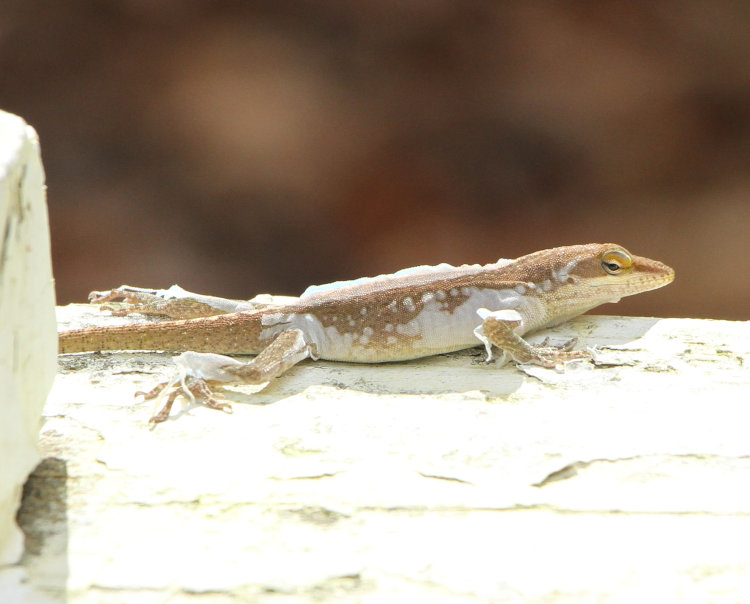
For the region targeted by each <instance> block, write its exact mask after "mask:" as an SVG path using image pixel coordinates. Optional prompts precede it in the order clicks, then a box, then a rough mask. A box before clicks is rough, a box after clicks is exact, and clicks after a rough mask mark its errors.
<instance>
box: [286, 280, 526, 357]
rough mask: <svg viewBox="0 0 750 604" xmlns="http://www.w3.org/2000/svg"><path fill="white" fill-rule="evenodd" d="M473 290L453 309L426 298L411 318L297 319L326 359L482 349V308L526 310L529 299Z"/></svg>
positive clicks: (310, 316)
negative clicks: (476, 330)
mask: <svg viewBox="0 0 750 604" xmlns="http://www.w3.org/2000/svg"><path fill="white" fill-rule="evenodd" d="M469 289H470V290H471V291H469V292H468V295H467V297H466V299H465V301H463V303H461V304H459V305H457V306H453V307H451V306H450V305H449V304H446V303H445V301H444V300H441V299H439V298H438V297H436V296H433V297H426V298H423V303H422V305H421V308H420V309H419V310H418V312H414V313H411V314H409V315H406V316H403V315H401V316H397V314H396V313H395V312H394V313H392V312H391V311H389V310H385V311H383V312H372V313H369V315H368V314H364V315H363V317H362V318H360V319H358V320H357V321H355V320H353V319H351V318H347V319H348V320H344V321H341V322H340V323H341V326H339V325H337V324H331V323H330V321H329V322H326V324H324V323H323V322H321V320H320V319H319V318H317V317H316V316H314V315H313V314H312V313H305V314H303V315H300V316H299V317H297V318H296V319H295V321H294V322H295V327H298V328H300V329H302V330H303V331H304V333H305V335H306V338H307V339H308V341H309V342H310V344H312V345H313V347H314V350H315V354H316V356H317V357H319V358H321V359H326V360H331V361H349V362H356V363H382V362H388V361H403V360H408V359H415V358H420V357H425V356H430V355H434V354H440V353H444V352H452V351H455V350H461V349H464V348H472V347H474V346H478V345H480V344H481V343H480V342H479V340H477V338H476V336H475V335H474V328H475V327H476V326H477V325H479V324H480V323H481V319H480V318H479V317H478V316H477V313H476V311H477V309H479V308H488V309H489V310H503V309H509V308H510V309H518V310H522V309H523V307H524V306H525V305H526V303H525V297H524V296H522V295H521V294H519V293H518V292H516V291H515V290H512V289H509V290H493V289H477V288H469ZM389 313H390V314H389ZM522 314H523V313H522ZM391 315H392V316H391ZM368 316H369V319H368Z"/></svg>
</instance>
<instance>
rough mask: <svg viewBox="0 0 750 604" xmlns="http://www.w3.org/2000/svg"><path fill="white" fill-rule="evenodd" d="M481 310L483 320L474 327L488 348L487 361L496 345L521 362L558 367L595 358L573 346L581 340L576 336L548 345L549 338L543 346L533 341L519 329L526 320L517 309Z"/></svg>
mask: <svg viewBox="0 0 750 604" xmlns="http://www.w3.org/2000/svg"><path fill="white" fill-rule="evenodd" d="M477 314H478V315H479V316H480V317H481V318H482V319H483V321H482V324H481V325H479V326H478V327H477V328H476V329H475V330H474V335H476V336H477V338H479V340H481V342H482V343H483V344H484V347H485V349H486V350H487V362H489V361H491V360H492V346H493V345H495V346H497V347H498V348H499V349H500V350H502V351H503V354H504V356H506V357H510V358H512V359H513V360H514V361H516V362H517V363H533V364H535V365H541V366H542V367H547V368H555V367H557V366H559V365H563V364H564V363H566V362H568V361H574V360H577V359H587V360H588V359H591V353H589V352H587V351H585V350H571V349H572V347H573V346H574V345H575V343H576V342H577V339H575V338H573V339H572V340H569V341H568V342H565V343H564V344H562V345H561V346H547V345H546V344H547V341H548V340H545V341H544V342H543V343H542V345H541V346H533V345H532V344H529V343H528V342H527V341H526V340H524V339H523V338H522V337H521V336H519V335H518V334H517V333H516V331H515V330H516V328H518V327H519V326H520V325H521V322H522V318H521V315H520V314H519V313H518V312H517V311H515V310H500V311H495V312H490V311H488V310H487V309H486V308H480V309H479V310H478V311H477Z"/></svg>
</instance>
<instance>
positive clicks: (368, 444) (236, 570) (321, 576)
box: [0, 284, 750, 604]
mask: <svg viewBox="0 0 750 604" xmlns="http://www.w3.org/2000/svg"><path fill="white" fill-rule="evenodd" d="M96 285H101V286H106V285H108V284H96ZM58 315H59V321H60V324H61V328H64V329H69V328H73V327H78V326H90V325H105V324H117V323H123V322H127V321H129V320H135V319H134V318H131V319H118V318H113V317H110V316H108V315H107V314H106V313H99V312H98V310H97V309H95V308H92V307H89V306H83V305H81V306H69V307H64V308H59V309H58ZM141 320H143V319H141ZM547 334H549V335H551V337H552V340H553V342H558V341H562V340H565V339H567V338H569V337H573V336H578V337H579V338H581V340H582V341H583V342H586V343H587V344H597V345H598V346H599V352H598V359H599V365H598V366H595V365H591V364H587V363H578V364H571V365H569V366H568V368H567V369H566V371H565V372H564V373H556V372H555V371H554V370H545V369H539V368H526V369H524V370H519V369H517V368H515V367H512V366H510V365H509V366H507V367H505V368H502V369H500V368H498V367H497V366H496V365H494V364H489V365H487V364H485V363H483V361H482V359H483V357H484V351H483V349H482V348H477V349H475V350H471V351H464V352H459V353H454V354H450V355H443V356H439V357H434V358H430V359H423V360H419V361H412V362H407V363H393V364H385V365H354V364H346V363H324V362H316V363H313V362H303V363H301V364H300V365H298V366H297V367H295V368H294V369H292V370H291V371H290V372H289V373H288V374H287V375H285V376H283V377H282V378H281V379H279V380H277V381H276V382H274V383H272V384H271V385H270V386H269V387H268V388H266V389H265V390H262V391H260V392H259V393H256V394H252V393H251V390H252V389H249V388H238V389H236V390H232V391H231V392H229V393H228V395H227V396H228V398H230V399H231V400H232V401H234V413H233V414H232V415H229V414H225V413H221V412H217V411H213V410H209V409H205V408H203V407H191V408H189V409H188V410H187V411H185V412H184V413H182V414H179V416H178V417H176V418H174V419H173V420H170V421H168V422H166V423H165V424H161V425H159V426H157V427H156V429H154V430H149V429H148V427H147V423H146V422H147V420H148V417H149V416H150V415H151V412H152V407H151V405H150V404H143V403H137V402H135V401H134V399H133V392H134V391H136V390H141V389H148V388H150V387H151V386H153V385H154V384H155V383H156V382H158V381H160V380H162V379H165V378H166V377H167V376H169V375H170V374H171V371H172V367H171V364H170V355H167V354H148V353H107V354H98V353H85V354H77V355H65V356H63V357H61V373H60V375H59V376H58V379H57V381H56V384H55V387H54V389H53V392H52V395H51V397H50V399H49V403H48V405H47V407H46V408H45V411H44V414H45V417H46V423H45V425H44V428H43V432H42V441H41V443H42V445H41V446H42V450H43V451H44V454H45V456H47V457H48V458H49V459H50V461H48V464H47V467H46V469H45V470H44V471H43V472H40V473H38V474H35V477H34V480H35V484H36V485H37V486H38V488H39V489H40V490H41V491H42V492H45V493H47V497H48V499H47V500H46V501H45V502H44V503H43V505H44V506H46V507H45V508H44V509H46V510H49V509H52V510H57V512H58V513H57V514H50V513H49V512H48V511H47V512H45V511H44V510H37V511H36V512H34V510H33V508H30V509H29V510H28V515H29V517H30V518H36V521H33V522H32V521H30V525H31V529H32V530H31V533H32V535H33V536H36V537H38V539H39V541H40V542H41V543H42V544H43V545H42V546H41V548H40V551H39V553H38V554H31V555H29V556H27V558H26V560H25V562H24V566H23V568H24V569H25V570H26V572H27V573H28V575H29V577H30V578H31V580H30V582H29V583H28V584H26V585H25V586H23V587H24V589H26V590H27V591H28V590H31V592H33V594H36V595H38V594H40V593H41V594H49V593H54V594H57V597H58V599H56V600H54V601H60V602H62V601H67V602H76V603H79V602H83V603H89V602H92V603H93V602H100V601H110V602H120V601H127V602H129V603H130V602H134V603H146V602H154V601H163V600H165V599H167V598H171V599H170V601H177V602H181V601H190V602H207V603H208V602H211V603H213V602H229V601H240V600H242V601H253V602H283V603H284V604H286V603H288V602H294V603H297V602H337V603H338V602H346V603H350V602H351V603H354V602H362V601H365V602H389V603H390V602H410V603H411V602H431V603H433V602H437V603H443V602H446V603H478V602H512V603H516V602H519V603H520V602H565V603H568V602H570V603H572V602H576V603H578V602H606V603H620V602H622V603H625V602H655V601H658V602H660V603H668V602H695V603H698V602H701V603H702V602H708V601H717V602H718V601H721V602H742V601H750V549H749V548H748V547H747V543H748V542H750V489H748V488H747V485H748V484H750V439H749V438H748V436H747V433H748V428H747V426H748V423H749V422H748V419H750V413H749V412H748V409H749V408H750V400H749V399H748V381H750V380H749V379H748V364H749V363H750V323H747V322H729V321H708V320H689V319H663V320H658V319H648V318H624V317H596V316H585V317H580V318H578V319H576V320H574V321H571V322H570V323H568V324H566V325H563V326H560V327H558V328H555V329H554V330H549V331H547V332H545V333H543V334H540V335H539V338H541V337H542V336H544V335H547ZM53 457H54V458H55V459H54V460H51V458H53ZM3 578H5V581H6V584H8V583H12V581H13V578H12V577H10V576H8V575H7V574H6V575H4V574H3V573H2V572H0V586H1V585H2V581H3ZM16 588H17V589H20V587H19V586H18V585H16ZM44 590H46V591H44ZM65 598H67V600H65Z"/></svg>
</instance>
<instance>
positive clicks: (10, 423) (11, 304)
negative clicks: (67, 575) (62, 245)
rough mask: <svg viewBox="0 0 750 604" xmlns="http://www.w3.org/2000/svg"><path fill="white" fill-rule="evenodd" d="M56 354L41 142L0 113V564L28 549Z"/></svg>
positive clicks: (11, 117) (23, 125)
mask: <svg viewBox="0 0 750 604" xmlns="http://www.w3.org/2000/svg"><path fill="white" fill-rule="evenodd" d="M56 354H57V336H56V325H55V291H54V281H53V279H52V265H51V260H50V240H49V224H48V220H47V205H46V197H45V188H44V170H43V168H42V161H41V157H40V153H39V139H38V138H37V135H36V132H35V131H34V129H33V128H31V126H28V125H27V124H26V123H25V122H24V121H23V120H22V119H21V118H20V117H17V116H15V115H11V114H9V113H5V112H3V111H0V393H2V401H1V402H0V564H7V563H11V562H15V561H16V560H18V558H19V557H20V555H21V554H22V552H23V538H22V535H21V533H20V531H19V530H18V528H17V526H16V524H15V514H16V509H17V508H18V505H19V503H20V497H21V488H22V486H23V483H24V481H25V480H26V476H27V475H28V473H29V472H30V471H31V470H32V469H33V468H34V466H35V465H36V464H37V462H38V461H39V454H38V452H37V440H38V437H39V427H40V417H41V411H42V407H43V405H44V401H45V399H46V397H47V393H48V392H49V389H50V387H51V386H52V381H53V379H54V376H55V369H56Z"/></svg>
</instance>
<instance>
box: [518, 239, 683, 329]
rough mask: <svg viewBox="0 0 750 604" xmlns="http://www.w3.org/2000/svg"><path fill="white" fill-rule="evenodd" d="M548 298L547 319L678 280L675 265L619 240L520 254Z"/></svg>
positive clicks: (542, 295) (556, 319)
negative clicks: (635, 252)
mask: <svg viewBox="0 0 750 604" xmlns="http://www.w3.org/2000/svg"><path fill="white" fill-rule="evenodd" d="M519 260H520V261H521V263H522V264H523V265H524V266H525V267H526V269H527V270H529V271H530V273H531V274H532V275H533V276H532V279H533V281H534V283H536V285H537V288H536V291H537V292H538V293H537V295H538V296H539V297H540V298H541V299H543V300H544V303H545V307H546V313H545V314H546V315H547V317H548V319H550V321H549V322H548V323H547V324H551V323H552V321H554V322H561V321H563V320H565V319H566V318H570V317H573V316H576V315H578V314H581V313H583V312H586V311H587V310H590V309H592V308H594V307H596V306H599V305H600V304H606V303H608V302H618V301H619V300H620V298H623V297H625V296H631V295H633V294H638V293H641V292H645V291H649V290H652V289H657V288H659V287H663V286H664V285H667V284H669V283H671V282H672V281H673V280H674V269H672V268H671V267H669V266H667V265H666V264H662V263H661V262H658V261H656V260H651V259H649V258H643V257H641V256H635V255H633V254H631V253H630V252H629V251H628V250H626V249H625V248H624V247H622V246H621V245H617V244H615V243H590V244H587V245H572V246H566V247H558V248H554V249H550V250H544V251H543V252H536V253H535V254H530V255H529V256H525V257H523V258H521V259H519Z"/></svg>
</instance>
